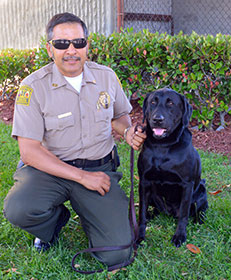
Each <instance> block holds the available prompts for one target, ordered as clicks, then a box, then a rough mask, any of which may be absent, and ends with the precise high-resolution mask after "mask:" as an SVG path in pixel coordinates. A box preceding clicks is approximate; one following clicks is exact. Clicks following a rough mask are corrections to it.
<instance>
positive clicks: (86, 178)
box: [79, 170, 111, 195]
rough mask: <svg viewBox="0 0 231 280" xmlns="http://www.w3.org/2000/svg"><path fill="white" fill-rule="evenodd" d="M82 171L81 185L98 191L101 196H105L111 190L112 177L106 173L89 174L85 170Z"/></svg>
mask: <svg viewBox="0 0 231 280" xmlns="http://www.w3.org/2000/svg"><path fill="white" fill-rule="evenodd" d="M81 171H82V174H81V176H82V178H81V180H79V183H80V184H81V185H83V186H84V187H85V188H87V189H89V190H92V191H97V192H99V193H100V194H101V195H105V194H106V193H107V192H109V190H110V186H111V181H110V177H109V176H108V175H107V174H106V173H104V172H88V171H85V170H81Z"/></svg>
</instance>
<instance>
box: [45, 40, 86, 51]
mask: <svg viewBox="0 0 231 280" xmlns="http://www.w3.org/2000/svg"><path fill="white" fill-rule="evenodd" d="M48 43H50V44H52V46H53V47H55V48H56V49H58V50H66V49H68V48H69V46H70V44H71V43H72V44H73V46H74V47H75V48H76V49H82V48H85V47H86V45H87V40H86V39H85V38H77V39H73V40H67V39H58V40H50V41H48Z"/></svg>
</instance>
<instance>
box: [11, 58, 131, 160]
mask: <svg viewBox="0 0 231 280" xmlns="http://www.w3.org/2000/svg"><path fill="white" fill-rule="evenodd" d="M131 109H132V107H131V105H130V103H129V101H128V99H127V97H126V96H125V94H124V92H123V90H122V88H121V85H120V82H119V81H118V78H117V76H116V74H115V73H114V72H113V71H112V70H111V69H110V68H108V67H106V66H102V65H99V64H96V63H94V62H86V63H85V65H84V71H83V80H82V87H81V90H80V92H77V91H76V90H75V89H74V88H73V87H72V86H71V85H70V84H69V83H68V82H67V81H66V80H65V78H64V77H63V76H62V74H61V73H60V72H59V70H58V68H57V67H56V65H55V64H54V63H53V62H52V63H50V64H48V65H47V66H45V67H43V68H41V69H40V70H38V71H36V72H34V73H32V74H31V75H29V76H28V77H27V78H26V79H24V80H23V82H22V84H21V86H20V89H19V91H18V95H17V98H16V102H15V112H14V122H13V131H12V136H13V137H17V136H21V137H25V138H30V139H34V140H38V141H40V142H42V144H43V145H44V146H45V147H46V148H47V149H48V150H49V151H51V152H52V153H53V154H55V155H56V156H57V157H59V158H60V159H62V160H72V159H76V158H86V159H90V160H93V159H99V158H102V157H104V156H105V155H107V154H108V153H109V152H110V151H111V150H112V148H113V145H114V140H113V137H112V135H111V120H112V119H114V118H119V117H121V116H123V115H125V114H128V113H129V112H130V111H131Z"/></svg>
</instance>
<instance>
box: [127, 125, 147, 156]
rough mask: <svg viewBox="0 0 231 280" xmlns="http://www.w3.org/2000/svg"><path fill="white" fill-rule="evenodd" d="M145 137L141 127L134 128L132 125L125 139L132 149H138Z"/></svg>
mask: <svg viewBox="0 0 231 280" xmlns="http://www.w3.org/2000/svg"><path fill="white" fill-rule="evenodd" d="M146 137H147V136H146V133H145V132H143V131H142V127H140V126H138V127H137V129H136V126H135V125H134V126H132V127H131V128H130V129H129V130H128V132H127V134H126V139H125V140H126V142H127V143H128V144H129V145H130V146H131V147H132V148H133V149H134V150H136V151H138V150H139V149H140V148H141V146H142V144H143V143H144V140H145V139H146Z"/></svg>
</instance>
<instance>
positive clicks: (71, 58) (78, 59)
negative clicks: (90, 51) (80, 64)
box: [63, 55, 81, 61]
mask: <svg viewBox="0 0 231 280" xmlns="http://www.w3.org/2000/svg"><path fill="white" fill-rule="evenodd" d="M63 60H64V61H68V60H76V61H81V57H79V56H75V55H69V56H65V57H64V58H63Z"/></svg>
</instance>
